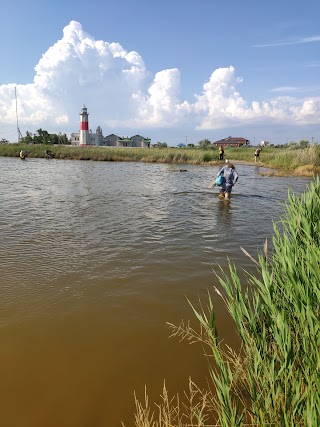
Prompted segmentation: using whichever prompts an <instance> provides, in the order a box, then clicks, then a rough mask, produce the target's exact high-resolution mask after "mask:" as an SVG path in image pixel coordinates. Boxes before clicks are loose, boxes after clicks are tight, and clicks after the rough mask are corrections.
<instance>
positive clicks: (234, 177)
mask: <svg viewBox="0 0 320 427" xmlns="http://www.w3.org/2000/svg"><path fill="white" fill-rule="evenodd" d="M221 175H222V176H223V180H222V184H221V185H220V190H219V191H220V194H219V195H220V196H221V197H224V198H225V199H227V200H229V199H230V195H231V192H232V187H233V186H234V185H235V183H236V182H237V181H238V178H239V176H238V173H237V171H236V170H235V167H234V165H233V164H232V163H230V162H229V160H228V159H227V160H226V165H225V166H224V167H223V168H222V169H220V171H219V172H218V175H217V177H218V176H221Z"/></svg>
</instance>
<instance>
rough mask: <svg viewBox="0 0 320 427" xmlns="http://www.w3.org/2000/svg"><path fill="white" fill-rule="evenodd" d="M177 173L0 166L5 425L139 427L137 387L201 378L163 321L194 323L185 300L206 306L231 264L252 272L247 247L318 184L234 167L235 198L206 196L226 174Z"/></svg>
mask: <svg viewBox="0 0 320 427" xmlns="http://www.w3.org/2000/svg"><path fill="white" fill-rule="evenodd" d="M181 168H182V167H181V166H180V165H179V166H174V165H162V164H161V165H158V164H144V163H113V162H81V161H61V160H60V161H59V160H45V159H27V160H25V161H21V160H20V159H14V158H0V170H1V181H0V240H1V241H0V369H1V381H0V420H1V423H0V424H1V425H2V426H5V427H21V426H22V427H29V426H30V427H43V426H46V427H57V426H59V427H64V426H66V427H82V426H83V427H87V426H88V427H89V426H90V427H95V426H99V427H100V426H120V425H121V421H124V422H125V423H126V425H127V426H129V425H132V426H133V414H134V397H133V393H134V391H136V393H137V395H138V396H139V397H142V396H143V393H144V387H145V385H146V386H147V388H148V391H149V394H150V400H151V401H153V400H158V396H159V394H160V392H161V390H162V385H163V382H164V380H165V381H166V384H167V387H168V389H169V390H170V391H171V392H172V393H175V392H178V391H179V392H181V391H182V390H184V389H185V388H186V387H187V383H188V378H189V376H191V377H192V378H193V379H194V380H195V381H196V382H199V384H201V385H203V384H205V381H206V377H207V362H206V359H205V357H203V349H202V348H201V347H200V346H198V345H189V344H187V343H185V342H182V343H179V342H178V340H177V339H172V338H168V337H169V335H170V330H169V328H168V326H167V324H166V322H172V323H176V324H178V323H179V322H180V320H181V319H185V320H192V321H193V322H194V316H193V314H192V311H191V309H190V307H189V305H188V302H187V298H188V299H189V300H190V301H191V302H193V303H195V304H196V305H197V301H198V297H199V296H200V297H201V298H203V297H205V294H206V292H207V290H208V289H209V290H212V289H213V286H214V285H217V279H216V277H215V275H214V272H215V271H218V265H221V266H223V267H226V265H227V259H228V257H229V258H230V259H231V260H232V261H233V262H234V263H235V264H236V265H237V266H238V267H239V268H244V269H247V270H248V271H252V272H253V271H254V270H255V267H254V265H253V264H252V262H251V261H250V259H249V258H247V257H246V256H245V255H244V254H243V253H242V252H241V250H240V246H242V247H244V248H245V249H246V250H247V251H248V252H250V253H251V254H253V255H256V253H257V251H258V250H261V249H262V246H263V243H264V241H265V239H266V238H269V239H270V237H271V236H272V230H273V229H272V221H273V220H275V221H277V220H279V218H280V216H282V215H283V214H284V206H283V203H284V201H285V200H286V198H287V193H288V189H289V188H291V189H292V190H293V191H294V192H296V193H301V192H302V191H303V190H304V189H305V188H306V185H307V184H308V182H309V180H308V179H304V178H290V177H287V178H275V177H271V178H270V177H262V176H260V174H259V168H257V167H255V166H248V165H238V167H237V169H238V172H239V175H240V178H239V183H238V184H237V185H236V186H235V188H234V193H233V196H232V200H231V201H230V202H225V201H221V200H219V198H218V197H217V189H213V190H209V189H208V188H207V187H208V185H209V184H210V182H211V181H212V180H213V178H214V176H215V175H216V173H217V171H218V168H217V167H201V166H191V165H183V169H186V170H187V171H186V172H183V173H182V172H179V169H181ZM212 295H213V298H214V301H215V305H216V311H217V317H218V326H219V331H220V333H221V336H222V337H223V338H224V339H225V340H226V342H227V343H229V344H230V345H235V335H234V332H233V328H232V324H231V323H230V321H229V320H228V318H227V316H226V313H225V310H224V307H223V304H222V301H221V300H220V299H219V297H218V296H216V295H214V293H212ZM194 325H195V326H196V322H194Z"/></svg>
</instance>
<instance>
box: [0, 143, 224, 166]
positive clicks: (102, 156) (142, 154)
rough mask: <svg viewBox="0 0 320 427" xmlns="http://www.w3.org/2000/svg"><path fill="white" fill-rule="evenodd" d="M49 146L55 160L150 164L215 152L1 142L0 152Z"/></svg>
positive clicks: (201, 158)
mask: <svg viewBox="0 0 320 427" xmlns="http://www.w3.org/2000/svg"><path fill="white" fill-rule="evenodd" d="M46 149H49V150H50V151H51V152H52V153H53V154H54V156H55V158H56V159H74V160H94V161H118V162H119V161H127V162H129V161H134V162H141V161H142V162H150V163H156V162H157V163H191V164H202V163H210V162H216V161H217V160H218V153H217V152H215V151H213V150H207V151H205V150H196V149H193V150H183V149H178V148H158V149H157V148H116V147H74V146H65V145H55V146H52V145H44V144H38V145H36V144H34V145H23V144H4V145H1V146H0V155H1V156H8V157H19V152H20V150H28V151H29V155H28V157H33V158H39V157H45V150H46Z"/></svg>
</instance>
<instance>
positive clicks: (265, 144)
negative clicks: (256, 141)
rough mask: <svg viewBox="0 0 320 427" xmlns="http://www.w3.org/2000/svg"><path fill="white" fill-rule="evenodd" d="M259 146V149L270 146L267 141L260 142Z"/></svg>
mask: <svg viewBox="0 0 320 427" xmlns="http://www.w3.org/2000/svg"><path fill="white" fill-rule="evenodd" d="M260 145H261V147H270V146H271V145H272V144H270V142H269V141H261V142H260Z"/></svg>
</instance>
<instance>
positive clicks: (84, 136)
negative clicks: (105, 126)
mask: <svg viewBox="0 0 320 427" xmlns="http://www.w3.org/2000/svg"><path fill="white" fill-rule="evenodd" d="M88 116H89V114H88V111H87V108H86V106H85V105H84V106H83V107H82V108H81V111H80V135H79V145H90V135H89V119H88Z"/></svg>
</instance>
